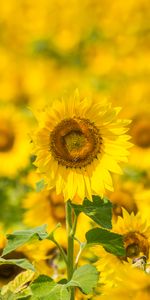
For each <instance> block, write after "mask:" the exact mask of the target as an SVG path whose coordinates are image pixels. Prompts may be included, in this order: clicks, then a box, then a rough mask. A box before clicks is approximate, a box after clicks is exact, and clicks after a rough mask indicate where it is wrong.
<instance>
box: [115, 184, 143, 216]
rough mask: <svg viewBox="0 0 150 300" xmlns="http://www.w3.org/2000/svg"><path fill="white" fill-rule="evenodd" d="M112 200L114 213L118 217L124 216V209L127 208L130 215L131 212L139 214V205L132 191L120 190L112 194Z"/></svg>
mask: <svg viewBox="0 0 150 300" xmlns="http://www.w3.org/2000/svg"><path fill="white" fill-rule="evenodd" d="M110 199H111V201H112V203H113V213H114V215H115V216H116V217H117V216H122V207H123V208H125V209H126V210H127V211H128V213H129V214H131V212H134V213H135V214H136V213H137V205H136V203H135V199H134V197H133V195H132V193H130V191H127V190H125V189H122V190H118V191H116V192H114V193H112V195H111V196H110Z"/></svg>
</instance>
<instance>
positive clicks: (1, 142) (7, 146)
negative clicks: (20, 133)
mask: <svg viewBox="0 0 150 300" xmlns="http://www.w3.org/2000/svg"><path fill="white" fill-rule="evenodd" d="M14 140H15V137H14V134H13V132H12V130H11V128H9V127H8V125H5V124H0V152H7V151H9V150H11V149H12V147H13V144H14Z"/></svg>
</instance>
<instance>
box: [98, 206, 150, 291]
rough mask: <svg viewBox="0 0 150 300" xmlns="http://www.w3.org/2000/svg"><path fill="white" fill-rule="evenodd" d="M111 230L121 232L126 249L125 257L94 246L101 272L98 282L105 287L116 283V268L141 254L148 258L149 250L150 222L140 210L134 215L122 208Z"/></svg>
mask: <svg viewBox="0 0 150 300" xmlns="http://www.w3.org/2000/svg"><path fill="white" fill-rule="evenodd" d="M112 230H113V232H116V233H118V234H122V235H123V237H124V245H125V250H126V256H125V257H118V256H115V255H113V254H111V253H108V252H106V251H105V250H104V249H103V248H102V247H101V246H96V247H95V248H94V250H95V251H94V253H95V254H96V255H97V257H98V261H97V262H96V265H97V268H98V270H99V271H100V272H101V281H100V283H103V284H105V286H104V290H106V289H107V287H114V286H116V283H117V276H118V269H119V268H120V267H121V266H122V268H123V265H124V264H126V263H127V262H128V263H129V264H130V263H131V260H132V259H134V258H137V257H140V256H141V255H144V256H146V257H147V259H148V258H149V252H150V223H149V219H148V218H147V219H146V218H143V216H142V215H141V213H140V212H138V213H137V214H136V215H134V213H133V212H132V213H131V214H129V213H128V212H127V211H126V210H125V209H122V217H121V216H119V217H118V219H117V222H114V224H113V228H112Z"/></svg>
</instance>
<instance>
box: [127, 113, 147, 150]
mask: <svg viewBox="0 0 150 300" xmlns="http://www.w3.org/2000/svg"><path fill="white" fill-rule="evenodd" d="M131 135H132V137H133V142H134V144H135V145H137V146H139V147H141V148H149V147H150V120H149V118H140V117H139V118H137V119H136V120H134V121H133V124H132V128H131Z"/></svg>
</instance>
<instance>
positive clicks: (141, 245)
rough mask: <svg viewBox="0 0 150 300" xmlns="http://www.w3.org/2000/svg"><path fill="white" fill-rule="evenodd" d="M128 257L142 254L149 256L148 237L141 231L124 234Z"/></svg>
mask: <svg viewBox="0 0 150 300" xmlns="http://www.w3.org/2000/svg"><path fill="white" fill-rule="evenodd" d="M124 242H125V248H126V257H130V258H134V257H138V256H139V255H140V254H142V255H145V256H146V257H147V258H148V256H149V243H148V240H147V238H146V237H145V236H144V235H143V234H141V233H139V232H129V233H128V234H126V235H125V236H124Z"/></svg>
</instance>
